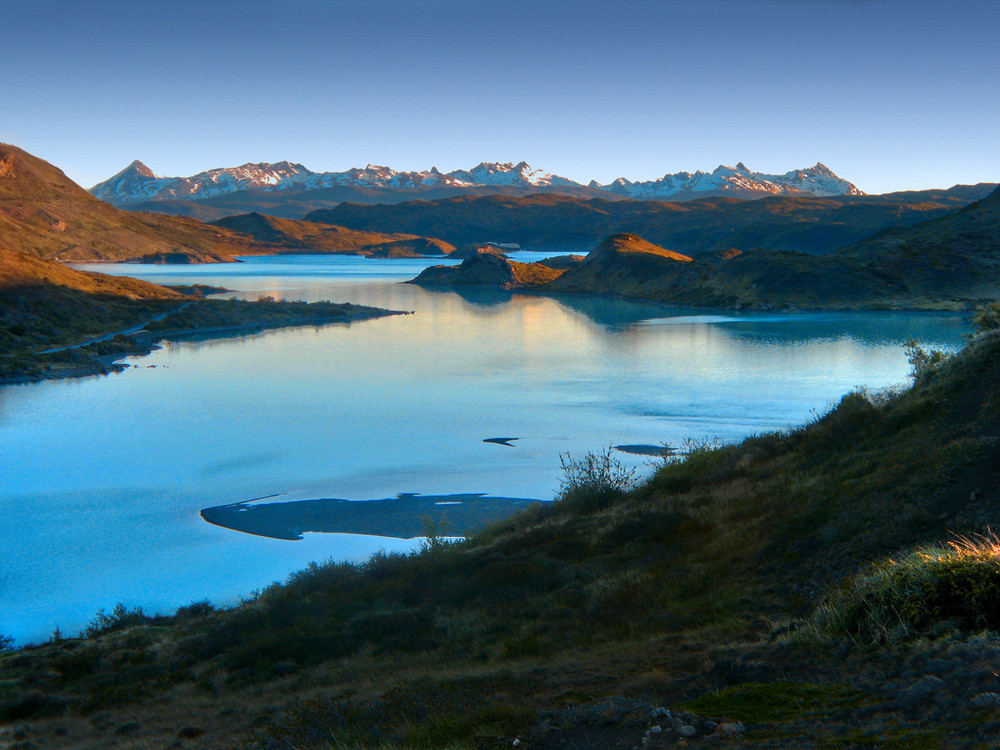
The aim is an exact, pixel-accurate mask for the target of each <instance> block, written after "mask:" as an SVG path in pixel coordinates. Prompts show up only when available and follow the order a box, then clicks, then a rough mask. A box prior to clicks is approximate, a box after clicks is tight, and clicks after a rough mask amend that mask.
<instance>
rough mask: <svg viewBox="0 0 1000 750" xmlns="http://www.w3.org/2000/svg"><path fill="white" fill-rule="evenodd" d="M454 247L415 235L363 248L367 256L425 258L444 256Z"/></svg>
mask: <svg viewBox="0 0 1000 750" xmlns="http://www.w3.org/2000/svg"><path fill="white" fill-rule="evenodd" d="M454 249H455V246H454V245H450V244H448V243H447V242H444V241H442V240H436V239H433V238H428V237H416V238H414V239H411V240H394V241H392V242H383V243H381V244H378V245H369V246H368V247H366V248H364V251H365V253H366V254H367V255H368V257H369V258H427V257H433V256H437V257H444V256H446V255H449V256H450V254H451V251H452V250H454Z"/></svg>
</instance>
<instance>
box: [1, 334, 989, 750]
mask: <svg viewBox="0 0 1000 750" xmlns="http://www.w3.org/2000/svg"><path fill="white" fill-rule="evenodd" d="M998 361H1000V337H998V335H997V334H995V333H994V334H991V335H988V336H983V337H980V338H979V339H978V340H977V341H975V342H974V343H972V344H970V346H969V347H968V348H967V349H966V350H965V351H964V352H962V353H961V354H959V355H956V356H954V357H952V358H949V359H946V360H945V361H943V362H941V363H938V364H936V365H923V366H922V370H923V371H922V373H921V375H920V377H919V378H918V379H917V382H916V384H915V386H914V387H913V388H912V389H910V390H908V391H906V392H903V393H900V394H896V395H882V396H873V395H871V394H867V393H863V392H858V393H852V394H849V395H847V396H845V397H844V399H843V400H842V402H841V403H840V404H839V405H838V406H837V407H836V408H834V409H833V410H832V411H831V412H830V413H829V414H827V415H826V416H824V417H822V418H819V419H817V420H816V421H815V422H813V423H811V424H808V425H806V426H804V427H802V428H800V429H797V430H794V431H792V432H790V433H788V434H766V435H760V436H756V437H751V438H749V439H747V440H746V441H744V442H743V443H742V444H738V445H732V446H725V447H721V448H718V449H712V448H710V447H699V446H694V447H693V449H692V450H691V451H690V454H689V456H688V457H687V459H686V460H685V461H684V462H682V463H671V464H668V465H665V466H663V467H662V468H660V469H659V470H658V471H657V472H656V473H655V475H654V476H653V477H652V478H651V479H650V480H649V481H647V482H646V483H644V484H643V485H642V486H641V487H638V488H637V489H635V490H633V491H630V492H623V491H621V490H620V489H618V488H617V487H615V486H614V483H613V482H612V483H610V484H604V485H602V483H601V482H599V481H595V480H599V479H600V478H601V476H600V472H597V473H596V474H591V475H590V476H585V477H584V480H585V481H582V482H578V483H576V485H575V486H573V487H570V488H569V490H568V491H567V492H566V493H564V496H563V499H562V500H561V501H559V502H556V503H554V504H552V505H550V506H546V507H542V508H540V509H537V510H535V511H533V512H529V513H524V514H521V515H518V516H515V517H514V518H512V519H510V520H509V521H506V522H503V523H501V524H498V525H496V526H494V527H492V528H490V529H488V530H486V531H484V532H482V533H480V534H478V535H476V536H475V537H473V538H471V539H469V540H468V541H466V542H464V543H461V544H456V545H448V544H444V543H440V542H438V541H435V540H433V539H432V540H431V541H430V543H429V544H428V545H427V547H426V548H425V549H424V550H423V551H422V552H421V553H419V554H415V555H411V556H397V555H377V556H375V557H374V558H373V559H372V560H371V561H369V562H368V563H366V564H363V565H347V564H332V563H328V564H323V565H318V566H313V567H311V568H310V569H308V570H305V571H303V572H301V573H298V574H296V575H293V576H292V577H291V578H290V579H289V581H288V582H287V583H286V584H285V585H275V586H272V587H269V588H268V589H267V590H265V591H264V592H262V593H261V594H260V595H256V596H254V597H253V598H252V599H251V600H249V601H247V602H245V603H244V604H242V605H241V606H239V607H235V608H233V609H230V610H226V611H218V612H216V611H213V610H212V608H211V607H210V606H209V605H207V604H205V603H202V604H194V605H192V606H190V607H187V608H184V609H182V610H181V611H179V612H178V613H177V615H176V616H173V617H161V618H152V617H147V616H145V615H142V614H141V613H139V612H136V611H132V610H127V609H125V608H119V609H117V610H115V611H113V612H111V613H110V614H108V613H105V614H103V615H101V616H99V617H98V618H96V619H95V621H94V624H93V627H92V630H91V632H90V634H89V635H90V637H88V638H86V639H69V640H66V639H54V640H53V642H51V643H48V644H46V645H43V646H40V647H36V648H31V649H25V650H21V651H16V652H12V653H9V654H6V655H0V668H2V669H3V673H4V676H5V682H4V683H3V698H2V703H0V715H2V716H5V717H6V718H5V721H7V722H8V726H11V727H14V726H16V727H23V729H22V731H23V736H24V737H25V738H27V739H30V741H32V742H35V743H36V744H41V745H45V744H46V743H48V744H52V743H53V742H56V744H59V745H60V746H61V747H66V748H74V747H85V746H89V745H92V744H94V743H96V742H101V741H110V740H111V739H115V740H116V741H118V742H122V743H131V744H132V745H133V746H136V747H144V746H150V745H153V746H156V745H158V744H169V742H171V741H174V740H176V739H184V738H191V737H197V738H198V746H199V747H206V748H214V747H220V748H221V747H233V746H242V747H251V748H298V749H300V750H303V749H305V748H331V747H336V748H372V747H380V748H403V747H407V748H408V747H435V748H438V747H453V748H458V747H477V748H487V747H501V746H507V747H509V746H511V745H512V743H513V739H514V738H515V737H516V738H519V739H520V740H521V744H522V745H523V746H525V747H529V748H549V747H552V748H555V747H566V746H575V747H580V748H600V747H615V746H619V744H621V743H624V744H621V746H625V747H633V746H638V745H641V744H643V742H642V737H643V734H644V733H645V732H646V730H647V729H648V728H649V727H650V726H651V724H652V723H654V722H657V723H658V724H657V725H659V724H664V723H665V722H666V720H665V719H664V718H662V716H660V717H656V716H654V715H653V714H652V713H651V709H652V707H653V706H667V707H669V708H671V709H672V710H674V711H675V712H687V713H686V714H681V715H682V716H684V719H683V720H684V721H687V722H689V723H691V725H692V727H693V729H694V731H695V732H696V733H697V736H696V737H695V738H694V739H693V740H691V741H692V742H695V741H700V739H699V738H700V737H701V736H702V735H704V734H705V733H707V732H716V731H717V727H716V728H713V726H712V725H711V724H707V723H705V721H704V720H705V719H712V720H713V721H715V722H722V720H723V719H726V718H728V719H732V720H734V721H742V722H744V723H745V727H744V728H745V729H746V732H745V734H741V740H740V742H741V743H742V745H741V746H752V747H762V748H763V747H768V748H773V747H782V746H784V747H829V748H834V747H875V746H878V747H883V748H884V747H890V748H904V747H908V748H914V747H920V748H945V747H948V748H951V747H970V748H971V747H985V746H988V740H989V738H991V737H994V736H995V735H996V732H998V731H1000V721H998V720H997V717H996V715H995V713H994V712H993V710H992V709H990V708H989V705H990V704H989V701H990V700H991V699H990V698H989V697H988V696H987V697H985V698H984V697H982V696H983V695H985V694H988V693H991V692H992V691H993V689H994V685H995V678H994V675H993V670H994V668H995V662H996V660H998V659H1000V639H998V636H997V634H996V632H995V631H994V630H991V629H989V628H996V627H998V626H1000V622H998V621H997V617H996V616H995V613H993V617H992V619H989V618H987V619H983V620H975V621H974V622H973V623H972V624H971V625H970V624H969V623H968V622H964V621H962V620H961V619H960V618H959V619H952V618H949V616H948V612H946V611H944V610H940V611H938V610H935V609H934V608H933V607H930V606H928V607H927V611H928V613H929V616H928V617H927V618H926V619H925V620H924V621H921V622H920V623H919V625H913V626H909V627H908V626H906V625H905V624H900V625H899V626H893V632H892V637H891V638H888V639H883V640H882V641H881V642H879V641H878V640H877V639H869V640H864V639H861V638H860V637H859V636H858V632H860V631H857V630H852V629H851V628H849V627H844V626H837V625H835V624H831V623H834V622H835V619H836V618H831V617H829V616H828V613H829V608H828V607H820V615H817V614H816V612H817V607H818V605H820V604H821V603H822V601H823V594H824V592H826V591H829V590H831V588H830V587H835V586H837V585H838V583H839V582H841V581H844V580H847V579H850V578H851V577H852V576H853V575H855V574H856V573H857V572H858V571H859V570H860V569H862V568H864V566H866V565H868V564H869V563H871V562H873V561H879V560H885V559H887V558H891V557H893V556H896V555H898V554H900V552H901V551H904V550H906V549H908V548H910V547H912V546H913V545H917V544H923V543H929V542H935V541H938V540H941V539H945V538H947V535H948V534H949V532H976V531H979V530H982V529H984V528H986V527H987V526H988V525H989V524H994V525H996V524H997V523H998V522H1000V506H998V501H1000V440H998V437H997V436H998V435H1000V369H998V367H997V364H996V363H997V362H998ZM998 575H1000V574H994V575H993V578H988V579H987V585H988V586H989V585H991V586H993V587H994V588H996V589H998V590H1000V582H998V580H1000V579H998ZM831 601H833V602H836V601H837V599H836V597H833V599H831ZM930 601H931V598H930V595H928V597H927V602H928V603H930ZM796 628H797V629H796ZM982 628H987V629H986V630H982ZM608 696H616V699H615V700H603V699H606V698H607V697H608ZM984 706H985V708H984ZM691 714H698V715H699V716H700V717H701V719H698V718H695V717H693V716H692V715H691ZM734 726H735V725H734ZM647 737H648V738H649V739H648V742H647V743H646V746H647V747H660V746H665V745H667V744H671V743H673V742H676V740H677V739H678V736H677V735H676V734H671V733H669V732H666V731H664V732H660V733H657V735H656V736H655V737H654V736H652V735H647ZM122 738H127V740H126V739H122ZM88 743H89V744H88ZM143 743H145V744H143ZM984 743H985V744H984Z"/></svg>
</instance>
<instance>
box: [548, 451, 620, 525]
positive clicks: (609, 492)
mask: <svg viewBox="0 0 1000 750" xmlns="http://www.w3.org/2000/svg"><path fill="white" fill-rule="evenodd" d="M611 451H612V448H611V447H610V446H609V447H607V448H605V449H603V450H601V451H598V452H596V453H594V452H592V451H588V452H587V454H586V455H585V456H584V457H583V458H582V459H579V460H577V459H574V458H573V457H572V456H571V455H570V454H569V453H566V454H562V453H560V454H559V464H560V465H561V466H562V470H563V477H562V479H561V480H560V481H559V497H558V498H557V499H558V500H559V501H561V502H563V503H568V504H570V505H573V506H574V507H575V508H577V509H579V510H597V509H598V508H604V507H607V506H608V505H611V504H613V503H614V502H615V501H617V500H620V499H622V497H624V495H625V493H626V492H628V491H629V490H630V489H632V487H633V484H634V480H635V469H633V468H629V467H628V466H625V465H624V464H623V463H622V462H621V461H619V460H618V459H617V458H615V457H614V455H612V453H611Z"/></svg>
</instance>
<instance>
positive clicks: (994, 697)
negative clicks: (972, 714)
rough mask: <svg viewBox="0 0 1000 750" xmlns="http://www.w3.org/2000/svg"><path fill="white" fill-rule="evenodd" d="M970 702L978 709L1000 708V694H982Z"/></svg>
mask: <svg viewBox="0 0 1000 750" xmlns="http://www.w3.org/2000/svg"><path fill="white" fill-rule="evenodd" d="M969 702H970V703H971V704H972V705H973V706H975V707H976V708H993V709H996V708H1000V693H980V694H979V695H977V696H975V697H974V698H973V699H972V700H971V701H969Z"/></svg>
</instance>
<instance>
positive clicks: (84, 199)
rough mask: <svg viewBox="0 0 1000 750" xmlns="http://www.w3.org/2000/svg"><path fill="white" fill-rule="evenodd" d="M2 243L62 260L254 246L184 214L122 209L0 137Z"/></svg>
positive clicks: (219, 256)
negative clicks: (145, 212) (89, 191)
mask: <svg viewBox="0 0 1000 750" xmlns="http://www.w3.org/2000/svg"><path fill="white" fill-rule="evenodd" d="M0 244H3V245H4V246H6V247H8V248H10V249H13V250H20V251H22V252H25V253H28V254H30V255H35V256H38V257H42V258H59V259H61V260H76V261H82V260H126V259H147V260H148V259H152V260H157V259H165V258H169V259H171V260H174V259H187V260H198V261H218V260H231V259H232V256H233V255H238V254H249V253H253V252H260V251H261V250H260V249H259V248H255V246H254V244H253V243H252V242H250V241H248V240H247V239H246V238H244V237H240V236H238V235H235V234H233V233H232V232H229V231H227V230H225V229H222V228H219V227H212V226H208V225H205V224H203V223H201V222H199V221H196V220H194V219H188V218H176V217H169V216H163V215H159V214H141V213H132V212H128V211H122V210H119V209H117V208H114V207H113V206H110V205H108V204H107V203H104V202H102V201H99V200H98V199H96V198H94V197H93V196H92V195H91V194H90V193H88V192H87V191H86V190H84V189H83V188H81V187H80V186H79V185H77V184H75V183H74V182H73V181H72V180H70V179H69V178H68V177H66V175H65V174H63V173H62V171H61V170H59V169H57V168H56V167H54V166H52V165H51V164H49V163H48V162H46V161H44V160H42V159H39V158H37V157H35V156H32V155H31V154H29V153H27V152H25V151H23V150H21V149H19V148H17V147H15V146H11V145H8V144H0Z"/></svg>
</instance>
